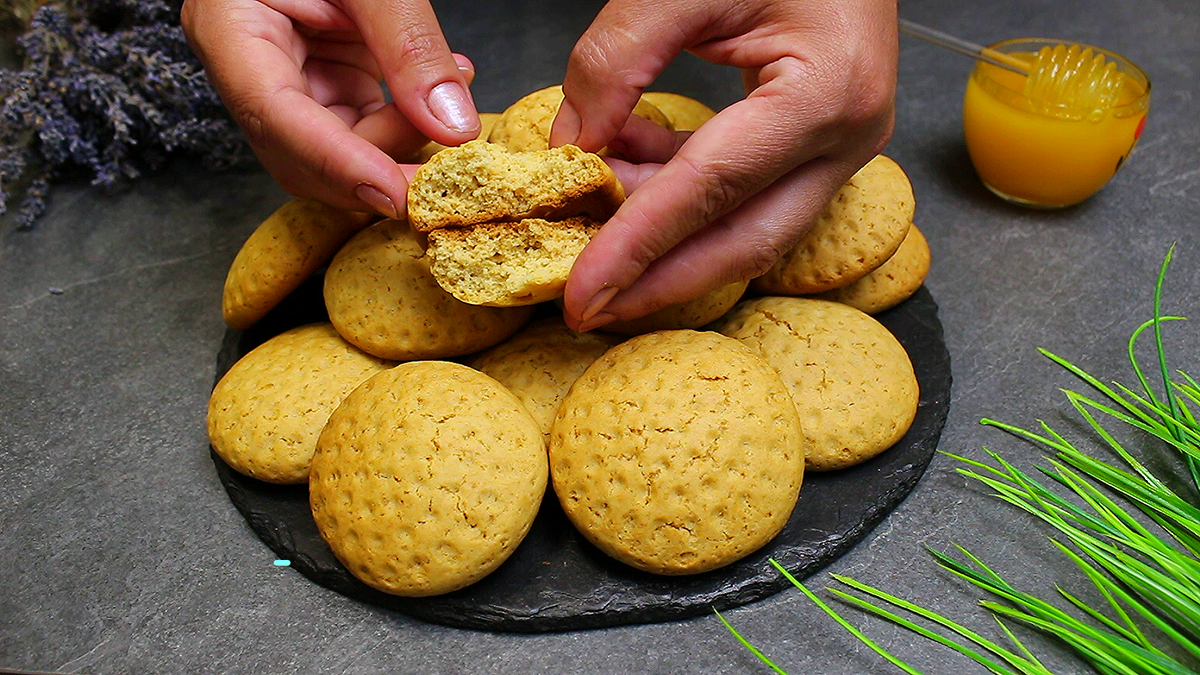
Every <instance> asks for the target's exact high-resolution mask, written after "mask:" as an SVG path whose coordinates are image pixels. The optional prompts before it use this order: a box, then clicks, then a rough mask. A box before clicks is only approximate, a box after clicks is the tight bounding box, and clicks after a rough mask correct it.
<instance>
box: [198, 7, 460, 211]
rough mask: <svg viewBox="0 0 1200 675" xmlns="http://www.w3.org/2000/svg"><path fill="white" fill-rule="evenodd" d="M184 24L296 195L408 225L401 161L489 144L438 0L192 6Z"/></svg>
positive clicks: (267, 160) (262, 152)
mask: <svg viewBox="0 0 1200 675" xmlns="http://www.w3.org/2000/svg"><path fill="white" fill-rule="evenodd" d="M180 18H181V22H182V25H183V29H184V31H185V33H186V34H187V37H188V41H189V43H190V44H191V46H192V49H193V50H194V51H195V52H196V54H197V55H198V56H199V57H200V60H201V61H202V62H203V63H204V67H205V70H206V72H207V74H208V77H209V80H210V81H211V82H212V85H213V87H214V88H215V89H216V91H217V93H218V94H220V96H221V99H222V100H223V101H224V102H225V105H226V107H227V108H228V109H229V110H230V112H231V113H232V114H233V117H234V119H235V120H236V121H237V123H238V124H239V125H240V126H241V128H242V130H243V131H244V132H245V134H246V137H247V139H248V140H249V143H250V146H251V148H253V150H254V152H255V154H256V155H257V156H258V158H259V160H260V161H261V162H262V164H263V165H264V166H265V167H266V169H267V171H268V172H270V174H271V175H272V176H273V177H274V178H275V180H276V181H278V182H279V184H280V186H282V187H283V189H284V190H286V191H287V192H289V193H291V194H293V195H296V196H303V197H311V198H315V199H318V200H321V201H323V202H325V203H327V204H330V205H332V206H336V207H338V208H343V209H347V210H353V211H375V212H378V213H380V214H382V215H384V216H388V217H393V218H402V217H404V215H405V213H404V208H405V195H406V193H407V190H408V181H407V179H406V176H405V171H404V170H402V167H401V166H400V165H398V164H397V163H396V158H400V157H403V156H404V155H407V154H410V153H412V152H414V151H416V150H417V149H418V148H420V147H421V146H422V145H424V144H425V143H426V141H427V140H430V139H432V140H434V141H437V142H438V143H442V144H443V145H459V144H461V143H464V142H466V141H468V140H471V139H473V138H475V137H476V135H478V132H479V116H478V114H477V113H476V110H475V105H474V102H473V101H472V100H471V95H470V90H469V89H468V87H469V85H470V82H471V79H472V78H473V76H474V69H473V67H472V65H471V63H470V61H469V60H468V59H467V58H466V57H464V56H461V55H456V54H451V52H450V48H449V46H448V45H447V44H446V39H445V37H444V36H443V35H442V31H441V27H440V26H439V25H438V22H437V17H436V16H434V13H433V9H432V8H431V7H430V5H429V3H428V0H337V1H330V0H186V1H185V2H184V4H183V10H182V12H181V16H180ZM381 81H383V82H386V84H387V88H388V90H389V91H390V92H391V94H392V99H393V101H394V102H392V103H388V102H387V101H386V100H385V97H384V90H383V87H382V86H381V84H380V83H381ZM410 169H411V168H410ZM409 175H411V174H409Z"/></svg>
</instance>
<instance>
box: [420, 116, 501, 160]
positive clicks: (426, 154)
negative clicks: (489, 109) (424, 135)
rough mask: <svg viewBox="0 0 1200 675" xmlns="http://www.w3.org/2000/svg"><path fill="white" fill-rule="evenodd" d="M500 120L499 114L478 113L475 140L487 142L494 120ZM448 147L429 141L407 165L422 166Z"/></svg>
mask: <svg viewBox="0 0 1200 675" xmlns="http://www.w3.org/2000/svg"><path fill="white" fill-rule="evenodd" d="M498 119H500V113H479V135H478V136H476V137H475V138H476V139H477V140H485V141H486V140H487V137H488V134H490V133H492V127H493V126H494V125H495V124H496V120H498ZM447 147H449V146H445V145H442V144H441V143H438V142H437V141H429V142H428V143H426V144H425V145H424V147H422V148H421V149H420V150H418V151H417V154H416V155H414V156H413V157H411V158H410V159H409V162H408V163H409V164H424V163H425V162H428V161H429V158H430V157H433V156H434V155H436V154H437V153H438V152H440V151H442V150H445V149H446V148H447Z"/></svg>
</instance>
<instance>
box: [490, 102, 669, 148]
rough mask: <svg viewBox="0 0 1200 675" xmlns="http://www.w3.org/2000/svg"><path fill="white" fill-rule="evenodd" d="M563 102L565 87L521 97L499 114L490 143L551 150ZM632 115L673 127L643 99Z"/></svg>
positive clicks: (662, 125) (667, 127)
mask: <svg viewBox="0 0 1200 675" xmlns="http://www.w3.org/2000/svg"><path fill="white" fill-rule="evenodd" d="M562 102H563V92H562V85H555V86H553V87H546V88H545V89H540V90H538V91H535V92H533V93H532V94H528V95H526V96H523V97H521V99H519V100H518V101H517V102H516V103H513V104H512V105H511V106H509V107H508V108H507V109H506V110H505V111H504V112H503V113H501V114H500V119H498V120H496V124H495V125H494V126H493V127H492V131H491V133H490V134H488V140H489V141H491V142H492V143H499V144H500V145H503V146H504V147H506V148H508V149H509V150H514V151H528V150H545V149H547V148H549V147H550V127H551V126H552V125H553V124H554V116H555V115H557V114H558V107H559V106H560V105H562ZM633 114H634V115H637V116H638V117H641V118H644V119H647V120H650V121H651V122H654V123H655V124H657V125H659V126H661V127H664V128H666V129H672V128H673V127H672V126H671V122H670V120H668V119H667V116H666V115H664V114H663V113H662V111H661V110H659V109H658V108H656V107H654V105H653V104H651V103H650V102H648V101H646V100H645V99H644V98H643V99H641V100H639V101H638V102H637V105H635V106H634V107H633ZM601 154H603V153H601Z"/></svg>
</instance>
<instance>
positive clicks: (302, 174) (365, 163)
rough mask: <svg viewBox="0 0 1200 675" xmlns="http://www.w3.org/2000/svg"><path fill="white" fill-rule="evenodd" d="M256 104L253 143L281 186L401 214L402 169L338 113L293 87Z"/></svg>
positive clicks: (345, 204)
mask: <svg viewBox="0 0 1200 675" xmlns="http://www.w3.org/2000/svg"><path fill="white" fill-rule="evenodd" d="M258 106H259V107H258V111H259V112H258V116H259V117H260V119H261V120H262V124H261V127H262V129H263V134H262V136H261V137H260V139H259V141H261V142H259V143H252V147H253V148H254V150H255V152H256V153H257V154H258V155H259V158H260V159H262V161H263V164H264V165H266V166H267V168H268V169H269V170H271V171H272V175H274V176H275V178H276V179H277V180H278V181H279V183H280V185H281V186H282V187H283V188H284V190H286V191H288V192H289V193H291V194H295V195H299V196H309V197H315V198H317V199H320V200H321V201H324V202H326V203H328V204H330V205H332V206H336V207H339V208H344V209H348V210H357V211H363V210H369V211H374V212H377V213H380V214H381V215H384V216H386V217H389V218H403V217H404V214H405V211H404V207H405V196H406V194H407V190H408V181H407V180H406V179H405V177H404V173H403V172H402V171H401V169H400V167H399V166H398V165H397V164H396V162H395V161H394V160H392V159H391V158H390V157H388V156H387V155H386V154H385V153H384V152H383V151H381V150H380V149H379V148H377V147H376V146H374V145H373V144H371V143H370V142H368V141H367V140H365V139H363V138H361V137H360V136H358V135H357V134H355V133H354V132H353V131H352V130H351V129H350V127H349V126H347V125H346V124H345V122H343V121H342V120H341V119H339V118H338V117H337V115H335V114H334V113H333V112H331V111H330V110H328V109H326V108H324V107H322V106H321V105H319V104H318V103H317V102H316V101H314V100H313V99H311V98H309V97H308V96H307V95H305V94H304V93H303V92H300V91H297V90H295V89H291V88H287V89H282V90H280V91H278V92H275V93H273V94H272V95H271V96H268V97H266V98H264V99H262V100H261V101H259V102H258Z"/></svg>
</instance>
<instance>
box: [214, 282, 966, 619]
mask: <svg viewBox="0 0 1200 675" xmlns="http://www.w3.org/2000/svg"><path fill="white" fill-rule="evenodd" d="M877 318H878V319H879V320H880V321H881V322H882V323H883V324H884V325H886V326H887V327H888V328H889V329H890V330H891V331H892V333H894V334H895V335H896V337H897V338H899V340H900V342H901V343H902V344H903V345H904V347H905V349H907V350H908V353H909V355H910V357H911V358H912V362H913V367H914V369H915V370H916V373H917V379H918V381H919V383H920V386H921V401H920V406H919V408H918V410H917V417H916V420H915V421H914V423H913V425H912V428H911V429H909V431H908V434H907V435H905V436H904V438H902V439H901V440H900V442H899V443H897V444H896V445H895V446H894V447H893V448H891V449H890V450H888V451H887V452H885V453H883V454H881V455H879V456H877V457H875V458H874V459H872V460H870V461H868V462H866V463H863V464H860V465H859V466H856V467H853V468H851V469H847V470H844V471H838V472H833V473H824V474H820V473H814V472H809V473H807V474H806V475H805V477H804V487H803V488H802V489H801V491H800V500H799V502H798V503H797V504H796V508H795V510H794V511H793V512H792V516H791V519H790V520H789V521H788V523H787V525H786V526H785V527H784V529H783V531H782V532H781V533H780V534H779V536H777V537H776V538H775V539H774V540H773V541H772V542H771V543H769V544H768V545H767V546H765V547H764V548H762V549H761V550H759V551H757V552H755V553H753V554H751V555H750V556H748V557H746V558H743V559H742V560H740V561H738V562H736V563H734V564H732V565H729V566H727V567H724V568H722V569H719V570H714V571H712V572H707V573H704V574H699V575H695V576H686V577H659V576H654V575H651V574H646V573H643V572H639V571H637V570H634V569H632V568H630V567H627V566H625V565H623V564H621V563H618V562H616V561H614V560H612V559H611V558H609V557H608V556H606V555H604V554H603V553H601V552H600V551H599V550H598V549H596V548H595V547H593V546H592V545H591V544H590V543H588V542H587V540H585V539H584V538H583V537H582V536H581V535H580V534H579V533H578V532H576V531H575V529H574V528H573V527H572V526H571V523H570V522H569V521H568V520H567V518H566V516H565V515H564V514H563V512H562V509H561V508H560V507H559V505H558V500H557V499H556V498H555V496H554V495H553V494H552V493H548V494H547V495H546V498H545V499H544V500H543V503H542V509H541V512H540V513H539V514H538V516H537V519H536V520H535V521H534V524H533V527H532V529H531V530H530V532H529V535H528V536H527V537H526V538H525V540H524V541H523V542H522V543H521V545H520V546H519V547H518V548H517V550H516V552H515V553H514V554H513V555H512V557H510V558H509V559H508V560H507V561H505V563H504V564H503V565H501V566H500V567H499V568H498V569H496V571H495V572H493V573H492V574H491V575H489V576H487V577H485V578H484V579H483V580H481V581H479V582H478V583H476V584H474V585H472V586H469V587H467V588H465V589H462V590H460V591H456V592H454V593H450V594H447V595H442V596H437V597H430V598H401V597H396V596H392V595H388V594H386V593H383V592H380V591H377V590H375V589H373V588H371V587H369V586H367V585H366V584H363V583H362V582H360V581H358V580H357V579H356V578H354V577H353V576H352V575H351V574H350V573H349V572H347V571H346V569H345V568H344V567H342V565H341V563H339V562H338V560H337V559H336V558H335V557H334V555H333V552H332V551H331V550H330V549H329V546H328V545H326V544H325V541H324V540H322V539H321V536H320V534H319V533H318V532H317V527H316V524H315V523H314V522H313V519H312V514H311V512H310V511H309V506H308V490H307V488H306V487H305V486H276V485H270V484H267V483H262V482H260V481H257V480H254V479H252V478H247V477H245V476H242V475H241V474H239V473H237V472H235V471H233V470H232V469H230V468H229V466H228V465H227V464H225V463H224V462H223V461H222V460H221V459H220V458H219V457H218V456H217V455H216V453H213V454H212V457H213V462H214V463H215V464H216V467H217V474H218V475H219V476H220V479H221V482H222V483H223V484H224V485H225V489H226V490H227V491H228V493H229V498H230V499H231V500H232V501H233V504H234V505H235V506H236V507H237V509H238V510H239V511H241V513H242V514H243V515H244V516H245V518H246V520H247V522H249V524H250V527H251V528H252V529H253V530H254V532H255V533H256V534H257V535H258V536H259V537H260V538H262V540H263V541H264V542H265V543H266V544H267V546H269V547H270V548H271V550H272V551H274V552H275V554H276V555H277V556H279V557H280V558H283V559H287V560H290V561H291V566H292V567H293V568H295V569H296V570H298V571H299V572H300V573H301V574H303V575H305V576H306V577H308V578H310V579H312V580H313V581H315V582H317V583H318V584H321V585H322V586H325V587H327V588H330V589H332V590H334V591H337V592H338V593H341V594H343V595H346V596H349V597H352V598H356V599H358V600H362V601H365V602H369V603H371V604H374V605H379V606H382V607H386V608H389V609H393V610H397V611H400V612H403V613H405V614H408V615H411V616H414V617H418V618H421V619H424V620H427V621H432V622H436V623H440V624H446V625H450V626H458V627H464V628H475V629H486V630H498V631H523V632H540V631H560V630H574V629H581V628H596V627H601V626H614V625H621V624H632V623H649V622H656V621H671V620H676V619H682V618H685V617H691V616H696V615H699V614H704V613H707V612H711V611H712V610H713V608H716V609H725V608H728V607H732V606H736V605H741V604H745V603H748V602H753V601H755V600H759V599H762V598H764V597H767V596H768V595H772V594H774V593H777V592H779V591H781V590H783V589H784V588H786V587H787V586H788V585H789V582H788V581H787V580H786V579H784V578H783V576H782V575H780V574H779V572H778V571H776V570H775V569H774V568H773V567H772V566H771V565H770V563H769V562H768V559H769V558H774V559H775V560H777V561H779V562H780V563H781V564H782V565H783V566H784V567H785V568H786V569H788V570H789V571H791V572H792V573H793V574H794V575H795V576H796V577H798V578H803V577H805V576H808V575H810V574H812V573H813V572H815V571H817V570H819V569H820V568H821V567H823V566H825V565H827V564H829V563H830V562H831V561H833V560H834V559H835V558H837V557H838V556H839V555H841V554H842V553H845V552H846V551H847V550H849V549H850V547H852V546H853V545H854V544H855V543H857V542H858V541H859V540H860V539H862V538H863V536H864V535H866V534H867V533H868V532H869V531H870V530H871V529H872V528H873V527H874V526H875V525H876V524H877V523H878V522H879V521H880V520H882V518H883V517H884V516H885V515H886V514H887V513H888V512H889V511H891V510H892V509H893V508H894V507H895V506H896V505H897V504H899V503H900V501H901V500H903V499H904V497H905V495H907V494H908V492H909V490H911V489H912V487H913V486H914V485H915V484H916V483H917V480H918V479H919V478H920V477H921V474H922V473H923V472H924V471H925V467H926V466H927V465H928V463H929V460H930V459H931V457H932V456H933V453H934V451H935V449H936V447H937V443H938V438H939V437H940V435H941V432H942V426H943V424H944V423H945V421H946V413H947V412H948V410H949V407H950V356H949V354H948V353H947V352H946V346H945V343H944V342H943V339H942V326H941V322H939V321H938V316H937V305H936V304H935V303H934V301H933V298H932V297H931V296H930V294H929V292H928V291H927V290H926V289H924V288H922V289H921V290H920V291H918V292H917V294H916V295H914V296H913V297H912V298H910V299H909V300H907V301H906V302H904V303H903V304H901V305H899V306H898V307H895V308H893V309H891V310H889V311H887V312H885V313H883V314H881V315H879V316H878V317H877ZM320 320H325V315H324V308H323V303H322V302H321V298H320V283H319V278H318V279H314V280H312V281H310V283H308V284H306V285H305V286H304V287H301V289H299V290H298V291H297V292H295V293H293V294H292V296H290V297H289V298H288V300H287V301H285V302H284V303H283V304H281V305H280V306H279V307H277V308H276V310H275V311H273V312H272V313H271V314H270V315H269V316H267V317H266V318H265V319H263V321H261V322H260V323H259V324H258V325H256V326H255V327H254V328H252V329H250V330H249V331H246V332H244V333H239V332H237V331H232V330H231V331H229V332H227V333H226V336H225V340H224V344H223V345H222V348H221V353H220V355H219V356H218V359H217V372H218V377H220V375H221V374H224V373H225V371H226V370H228V369H229V367H230V366H232V365H233V363H234V362H235V361H236V360H237V358H239V357H240V356H241V355H243V354H245V353H246V352H248V351H249V350H250V349H252V348H253V347H255V346H257V345H258V344H260V343H261V342H263V341H264V340H266V339H267V338H269V337H271V336H273V335H275V334H277V333H279V332H281V331H283V330H286V329H288V328H291V327H293V326H297V325H300V324H302V323H308V322H312V321H320Z"/></svg>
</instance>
